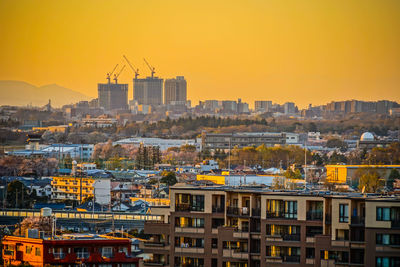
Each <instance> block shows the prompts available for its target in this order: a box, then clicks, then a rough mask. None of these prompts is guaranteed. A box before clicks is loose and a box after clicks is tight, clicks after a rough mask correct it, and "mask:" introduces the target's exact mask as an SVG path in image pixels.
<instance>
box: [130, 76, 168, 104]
mask: <svg viewBox="0 0 400 267" xmlns="http://www.w3.org/2000/svg"><path fill="white" fill-rule="evenodd" d="M162 88H163V79H160V78H158V77H147V78H146V79H134V80H133V100H136V101H137V102H138V104H140V105H155V106H158V105H162Z"/></svg>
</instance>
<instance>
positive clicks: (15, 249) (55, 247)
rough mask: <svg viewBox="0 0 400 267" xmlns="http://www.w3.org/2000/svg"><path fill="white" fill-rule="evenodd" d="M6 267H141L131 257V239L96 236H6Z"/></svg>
mask: <svg viewBox="0 0 400 267" xmlns="http://www.w3.org/2000/svg"><path fill="white" fill-rule="evenodd" d="M2 242H3V258H4V263H5V264H14V265H16V264H20V263H29V264H31V265H32V266H35V267H36V266H38V267H39V266H46V265H48V266H50V265H51V266H76V265H77V264H79V265H78V266H86V267H87V266H92V267H138V266H139V259H140V258H134V257H130V255H131V241H130V240H129V239H128V238H109V237H108V238H107V237H105V236H97V235H68V236H63V237H58V238H56V239H41V238H26V237H19V236H6V237H4V238H3V241H2Z"/></svg>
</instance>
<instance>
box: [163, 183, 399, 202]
mask: <svg viewBox="0 0 400 267" xmlns="http://www.w3.org/2000/svg"><path fill="white" fill-rule="evenodd" d="M170 189H172V190H179V189H181V190H202V191H204V190H206V191H225V192H236V193H259V194H265V195H284V196H302V197H310V196H312V197H329V198H351V199H366V200H368V201H400V196H396V195H382V194H373V193H359V192H336V191H327V190H312V189H305V190H274V189H270V188H268V187H264V186H261V185H259V186H257V185H248V186H246V185H245V186H228V185H215V186H210V185H206V186H201V185H189V184H182V183H179V184H176V185H175V186H172V187H170Z"/></svg>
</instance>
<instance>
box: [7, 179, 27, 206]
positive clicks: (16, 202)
mask: <svg viewBox="0 0 400 267" xmlns="http://www.w3.org/2000/svg"><path fill="white" fill-rule="evenodd" d="M6 199H7V206H8V207H10V208H29V206H30V204H31V200H32V199H31V198H30V196H29V194H28V192H27V188H26V187H25V185H24V184H23V183H21V182H20V181H17V180H16V181H12V182H11V183H9V184H8V186H7V196H6Z"/></svg>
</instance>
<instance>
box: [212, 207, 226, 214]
mask: <svg viewBox="0 0 400 267" xmlns="http://www.w3.org/2000/svg"><path fill="white" fill-rule="evenodd" d="M212 212H213V213H224V212H225V207H221V206H212Z"/></svg>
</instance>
